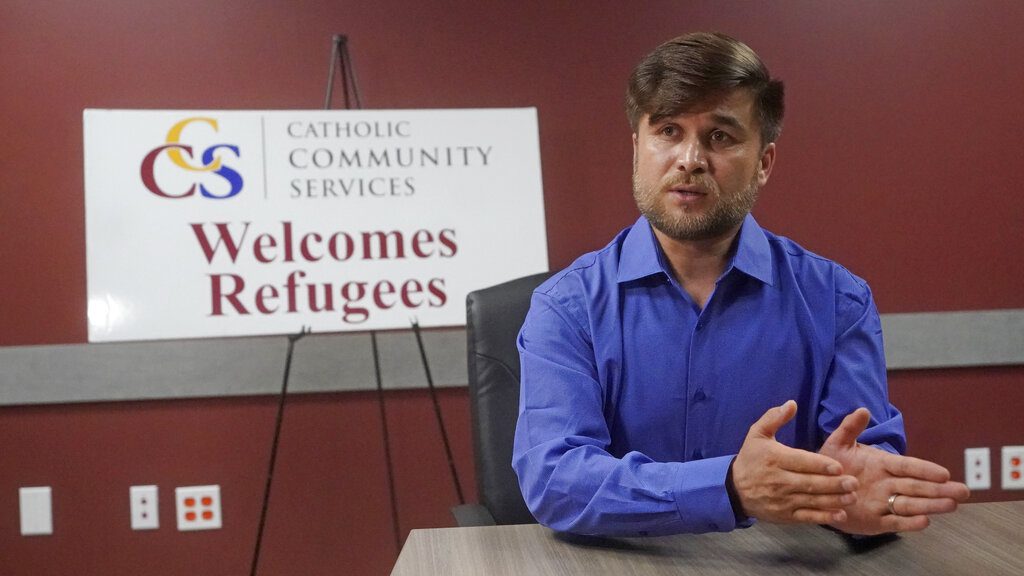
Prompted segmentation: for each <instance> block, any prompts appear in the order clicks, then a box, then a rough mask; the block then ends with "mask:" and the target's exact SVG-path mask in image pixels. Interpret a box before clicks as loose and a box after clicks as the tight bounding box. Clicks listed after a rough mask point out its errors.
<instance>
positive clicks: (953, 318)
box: [0, 309, 1024, 406]
mask: <svg viewBox="0 0 1024 576" xmlns="http://www.w3.org/2000/svg"><path fill="white" fill-rule="evenodd" d="M882 327H883V330H884V333H885V353H886V358H887V362H888V367H889V369H906V368H950V367H958V366H993V365H1012V364H1024V309H1012V310H988V311H971V312H930V313H917V314H884V315H882ZM377 342H378V346H379V350H380V355H381V379H382V380H383V382H384V387H385V388H386V389H408V388H423V387H425V386H426V380H425V378H424V375H423V366H422V363H421V361H420V355H419V350H418V349H417V347H416V340H415V336H414V335H413V333H412V332H411V331H408V330H405V331H393V332H381V333H379V334H378V337H377ZM423 344H424V347H425V348H426V351H427V358H428V360H429V362H430V370H431V374H432V375H433V377H434V383H435V384H436V385H437V386H439V387H449V386H464V385H465V384H466V333H465V330H463V329H450V330H430V331H425V332H423ZM287 348H288V342H287V338H286V337H284V336H277V337H259V338H223V339H207V340H174V341H161V342H132V343H118V344H69V345H55V346H20V347H8V348H0V406H2V405H26V404H52V403H64V402H96V401H109V400H152V399H169V398H196V397H213V396H243V395H260V394H274V393H276V392H277V391H278V390H280V387H281V377H282V375H283V372H284V361H285V354H286V351H287ZM375 387H376V383H375V380H374V375H373V356H372V354H371V349H370V336H369V335H368V334H365V333H359V334H329V335H328V334H324V335H319V334H312V335H309V336H306V337H305V338H304V339H303V340H301V341H300V342H299V343H298V344H296V346H295V356H294V358H293V360H292V377H291V381H290V383H289V390H290V391H292V392H296V393H310V392H336V391H350V390H372V389H374V388H375Z"/></svg>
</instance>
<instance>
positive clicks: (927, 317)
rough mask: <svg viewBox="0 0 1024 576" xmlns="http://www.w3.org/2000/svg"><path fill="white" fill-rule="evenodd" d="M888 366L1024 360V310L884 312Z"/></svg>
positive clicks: (995, 363)
mask: <svg viewBox="0 0 1024 576" xmlns="http://www.w3.org/2000/svg"><path fill="white" fill-rule="evenodd" d="M882 333H883V334H884V335H885V358H886V364H887V365H888V368H889V369H890V370H896V369H906V368H954V367H966V366H1005V365H1013V364H1024V309H1021V308H1018V309H1009V310H980V311H977V310H972V311H962V312H929V313H917V314H883V315H882Z"/></svg>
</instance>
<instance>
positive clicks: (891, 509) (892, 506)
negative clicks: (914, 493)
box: [888, 494, 899, 514]
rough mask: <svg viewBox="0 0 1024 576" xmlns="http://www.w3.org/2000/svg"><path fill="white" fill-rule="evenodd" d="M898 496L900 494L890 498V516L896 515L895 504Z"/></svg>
mask: <svg viewBox="0 0 1024 576" xmlns="http://www.w3.org/2000/svg"><path fill="white" fill-rule="evenodd" d="M897 496H899V494H893V495H892V496H889V505H888V508H889V514H896V506H895V504H896V497H897Z"/></svg>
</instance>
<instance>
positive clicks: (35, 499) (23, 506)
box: [18, 486, 53, 536]
mask: <svg viewBox="0 0 1024 576" xmlns="http://www.w3.org/2000/svg"><path fill="white" fill-rule="evenodd" d="M52 494H53V491H52V490H51V489H50V487H49V486H32V487H28V488H19V489H18V503H19V505H20V506H19V508H20V510H21V535H22V536H47V535H50V534H53V500H52V498H51V495H52Z"/></svg>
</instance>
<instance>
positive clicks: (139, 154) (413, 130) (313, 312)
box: [84, 108, 547, 342]
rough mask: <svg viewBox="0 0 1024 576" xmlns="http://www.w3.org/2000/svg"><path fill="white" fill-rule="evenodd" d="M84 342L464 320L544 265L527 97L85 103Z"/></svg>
mask: <svg viewBox="0 0 1024 576" xmlns="http://www.w3.org/2000/svg"><path fill="white" fill-rule="evenodd" d="M84 132H85V205H86V262H87V268H88V270H87V272H88V298H89V341H90V342H103V341H121V340H149V339H164V338H192V337H214V336H241V335H256V334H278V333H294V332H298V331H299V329H300V328H301V327H302V326H309V327H310V328H312V330H313V331H315V332H336V331H347V330H370V329H389V328H408V327H409V325H410V320H411V319H413V318H415V319H417V320H418V321H419V323H420V325H422V326H424V327H431V326H452V325H460V324H463V323H464V322H465V297H466V294H467V293H468V292H470V291H472V290H475V289H477V288H481V287H484V286H489V285H492V284H496V283H499V282H503V281H505V280H510V279H512V278H516V277H519V276H523V275H527V274H532V273H536V272H541V271H544V270H547V241H546V235H545V227H544V206H543V194H542V189H541V172H540V153H539V146H538V138H537V114H536V110H535V109H533V108H526V109H480V110H374V111H362V110H360V111H223V110H221V111H141V110H86V111H85V113H84Z"/></svg>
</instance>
